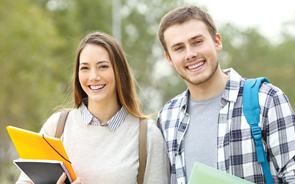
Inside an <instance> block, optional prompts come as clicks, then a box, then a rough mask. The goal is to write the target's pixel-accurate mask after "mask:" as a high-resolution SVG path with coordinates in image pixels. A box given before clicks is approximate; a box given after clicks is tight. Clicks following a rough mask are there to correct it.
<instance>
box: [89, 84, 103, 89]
mask: <svg viewBox="0 0 295 184" xmlns="http://www.w3.org/2000/svg"><path fill="white" fill-rule="evenodd" d="M103 87H104V85H100V86H90V88H91V89H101V88H103Z"/></svg>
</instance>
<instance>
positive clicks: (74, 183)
mask: <svg viewBox="0 0 295 184" xmlns="http://www.w3.org/2000/svg"><path fill="white" fill-rule="evenodd" d="M72 184H83V183H82V182H81V179H80V178H79V177H77V179H76V180H75V181H74V182H73V183H72Z"/></svg>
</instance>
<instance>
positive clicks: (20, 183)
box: [16, 113, 60, 184]
mask: <svg viewBox="0 0 295 184" xmlns="http://www.w3.org/2000/svg"><path fill="white" fill-rule="evenodd" d="M59 115H60V113H55V114H53V115H52V116H50V118H48V120H47V121H46V123H45V124H44V125H43V127H42V129H41V131H40V132H39V133H40V134H44V135H48V136H54V135H55V131H56V125H57V121H58V118H59ZM31 183H32V182H31V180H30V179H29V177H27V175H25V174H24V173H23V172H22V173H21V174H20V176H19V178H18V180H17V182H16V184H31Z"/></svg>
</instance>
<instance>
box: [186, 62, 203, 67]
mask: <svg viewBox="0 0 295 184" xmlns="http://www.w3.org/2000/svg"><path fill="white" fill-rule="evenodd" d="M204 63H205V61H203V62H201V63H198V64H195V65H193V66H189V67H188V69H194V68H197V67H199V66H201V65H203V64H204Z"/></svg>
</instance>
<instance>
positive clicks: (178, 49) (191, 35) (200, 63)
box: [164, 19, 222, 86]
mask: <svg viewBox="0 0 295 184" xmlns="http://www.w3.org/2000/svg"><path fill="white" fill-rule="evenodd" d="M164 38H165V42H166V45H167V50H168V53H169V55H170V56H169V55H168V53H165V55H166V58H167V60H168V62H169V65H170V66H172V67H175V69H176V71H177V72H178V73H179V75H180V76H181V77H182V78H183V79H184V80H185V81H186V83H187V85H188V86H190V85H194V86H195V85H200V84H204V83H206V82H208V81H209V80H210V79H211V80H214V77H213V76H214V74H215V73H216V71H217V69H218V67H219V63H218V56H217V51H220V50H221V49H222V44H221V37H220V35H219V34H217V35H216V39H215V40H212V37H211V35H210V33H209V31H208V28H207V26H206V24H205V23H203V22H202V21H200V20H197V19H191V20H188V21H186V22H184V23H182V24H175V25H172V26H170V27H169V28H168V29H167V30H166V31H165V32H164Z"/></svg>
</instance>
